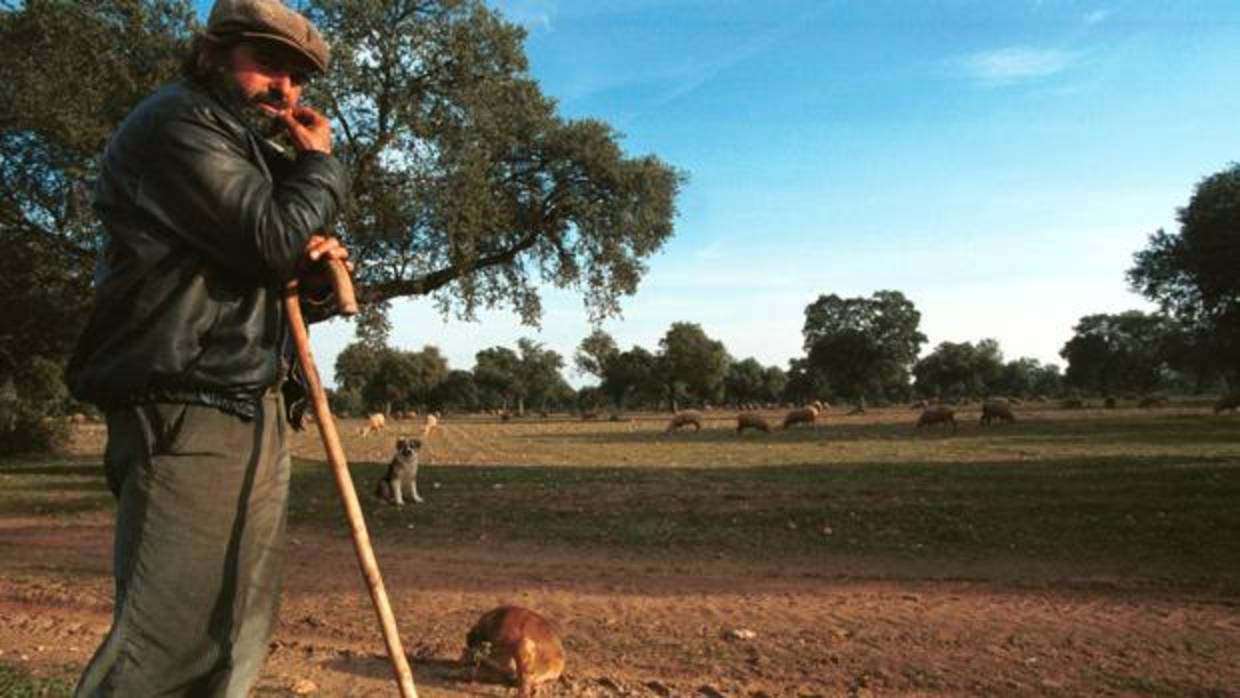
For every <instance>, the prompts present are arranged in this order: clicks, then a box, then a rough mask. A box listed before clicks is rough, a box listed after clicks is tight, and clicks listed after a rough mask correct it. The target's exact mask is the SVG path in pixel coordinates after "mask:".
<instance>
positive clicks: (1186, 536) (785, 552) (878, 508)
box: [293, 459, 1240, 582]
mask: <svg viewBox="0 0 1240 698" xmlns="http://www.w3.org/2000/svg"><path fill="white" fill-rule="evenodd" d="M320 468H322V466H321V464H310V463H302V464H300V465H299V467H298V469H297V476H296V480H295V495H294V505H293V521H294V524H295V525H314V526H339V525H340V513H339V512H340V509H339V505H338V504H337V502H336V494H335V490H334V486H333V485H332V484H331V483H330V482H327V481H325V480H324V479H323V478H322V477H321V476H320V475H319V474H318V473H317V472H316V471H317V470H318V469H320ZM381 470H382V468H381V466H379V465H377V464H360V465H357V466H355V467H354V477H355V478H356V479H357V480H358V482H359V483H361V485H359V489H361V490H362V493H361V496H362V498H363V503H364V506H365V508H366V511H367V517H368V521H369V523H370V527H371V530H372V532H373V533H374V534H375V535H376V536H377V537H380V538H381V537H383V536H403V535H407V528H408V527H409V526H410V525H412V526H413V527H414V528H415V529H417V531H418V533H417V536H418V537H419V540H424V539H425V538H427V537H432V538H438V539H441V540H445V541H458V542H470V541H475V540H482V539H484V538H485V539H487V540H490V541H513V542H520V543H528V544H540V543H546V542H554V543H556V544H560V545H568V546H580V547H589V548H592V549H598V548H615V549H618V550H625V551H630V552H639V551H652V552H679V551H687V552H697V553H719V554H724V555H728V556H732V555H742V556H750V557H754V556H756V557H791V558H813V557H820V556H824V557H825V556H841V555H843V556H848V557H858V556H860V557H865V556H880V557H881V558H883V559H885V560H892V559H896V560H898V559H904V560H910V561H924V562H931V561H934V560H949V561H955V562H969V561H979V560H990V561H995V560H1024V561H1026V562H1035V563H1038V562H1040V563H1048V564H1054V565H1056V566H1065V565H1067V566H1078V565H1079V566H1084V567H1086V568H1097V567H1098V566H1099V565H1104V566H1106V567H1108V568H1110V569H1114V570H1129V571H1130V572H1131V573H1132V574H1134V575H1136V576H1160V577H1162V576H1172V577H1198V578H1199V577H1219V578H1220V579H1221V578H1224V577H1226V578H1229V579H1230V578H1234V576H1235V575H1236V574H1237V572H1238V571H1240V535H1237V534H1240V507H1237V506H1235V503H1236V502H1237V501H1240V464H1237V463H1236V462H1235V461H1210V460H1197V461H1191V462H1190V461H1185V460H1183V459H1172V460H1169V459H1142V460H1139V461H1133V460H1128V459H1097V460H1085V461H1071V462H1049V463H1048V462H1039V463H1036V464H1029V465H1013V464H1007V463H1000V464H995V463H981V464H965V465H960V464H939V465H933V466H928V465H925V464H917V463H900V464H879V465H876V464H869V463H833V464H830V465H796V466H786V467H778V468H772V467H762V468H747V469H742V468H732V469H727V470H703V469H687V468H674V469H668V468H661V469H637V468H602V467H600V468H564V467H559V468H532V467H525V468H497V467H476V466H432V467H428V468H425V469H424V472H423V474H422V479H421V487H420V488H421V490H422V492H423V495H424V497H425V498H426V500H427V501H426V503H425V504H421V505H407V506H406V507H404V508H403V509H397V508H395V507H391V506H389V505H386V504H383V503H380V502H378V501H377V500H375V499H374V498H373V497H370V496H369V495H370V492H369V489H370V488H369V486H368V485H369V484H370V483H372V482H373V480H374V479H376V478H377V477H378V476H379V474H380V472H381ZM436 482H437V483H439V485H440V487H439V488H437V489H436V488H434V487H433V483H436ZM1231 581H1232V582H1234V581H1235V580H1234V579H1231Z"/></svg>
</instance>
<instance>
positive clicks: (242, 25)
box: [206, 0, 329, 73]
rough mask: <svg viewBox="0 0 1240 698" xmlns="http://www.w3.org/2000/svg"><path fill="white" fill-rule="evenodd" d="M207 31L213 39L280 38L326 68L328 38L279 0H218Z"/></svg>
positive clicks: (286, 44) (279, 40)
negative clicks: (324, 39) (326, 39)
mask: <svg viewBox="0 0 1240 698" xmlns="http://www.w3.org/2000/svg"><path fill="white" fill-rule="evenodd" d="M206 34H207V38H208V39H211V40H212V41H225V40H228V39H230V38H243V39H267V40H270V41H278V42H280V43H282V44H284V45H285V46H288V47H289V48H292V49H294V50H296V51H297V52H298V53H300V54H301V55H302V56H304V57H305V58H306V60H307V61H309V62H310V64H311V65H313V66H314V67H315V68H317V69H318V71H319V72H320V73H323V72H327V62H328V58H329V52H328V49H327V42H325V41H323V37H322V35H321V34H319V30H317V29H315V28H314V25H313V24H311V23H310V20H308V19H306V18H305V16H304V15H302V14H301V13H299V12H297V11H296V10H294V9H292V8H290V7H289V6H288V5H285V4H284V3H283V2H281V1H280V0H216V2H215V5H214V6H212V8H211V15H210V16H209V17H208V18H207V32H206Z"/></svg>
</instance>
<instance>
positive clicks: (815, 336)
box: [801, 291, 926, 401]
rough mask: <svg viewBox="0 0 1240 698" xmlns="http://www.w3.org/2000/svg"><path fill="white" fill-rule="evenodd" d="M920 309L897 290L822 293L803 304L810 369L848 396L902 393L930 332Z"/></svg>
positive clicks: (862, 399) (905, 389)
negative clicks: (923, 329) (923, 330)
mask: <svg viewBox="0 0 1240 698" xmlns="http://www.w3.org/2000/svg"><path fill="white" fill-rule="evenodd" d="M920 325H921V313H920V312H918V310H917V308H916V306H914V305H913V302H912V301H910V300H908V299H907V298H905V297H904V294H903V293H900V292H899V291H876V292H875V293H873V294H872V295H871V296H870V297H869V298H860V297H858V298H841V297H840V296H837V295H836V294H834V293H832V294H830V295H823V296H819V297H818V299H817V300H816V301H814V302H813V303H811V304H809V305H808V306H806V308H805V325H804V327H803V329H802V331H801V332H802V335H803V336H804V338H805V344H804V347H805V352H806V355H807V356H806V359H807V365H806V366H805V368H806V369H814V370H817V371H818V372H819V373H820V374H821V376H820V377H818V378H817V379H816V382H821V381H825V382H826V383H827V384H829V386H830V388H831V390H832V392H834V393H835V394H836V395H838V396H840V397H841V398H844V399H846V400H855V401H864V400H865V399H866V397H867V396H870V397H875V396H880V397H893V398H894V397H901V398H902V397H904V396H905V394H906V393H907V392H908V382H909V370H910V369H911V368H912V365H913V362H915V361H916V360H917V354H918V351H919V349H920V347H921V345H922V344H924V343H925V342H926V336H925V335H924V334H922V333H921V331H920V330H919V329H918V328H919V326H920Z"/></svg>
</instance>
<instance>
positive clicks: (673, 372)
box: [657, 322, 732, 411]
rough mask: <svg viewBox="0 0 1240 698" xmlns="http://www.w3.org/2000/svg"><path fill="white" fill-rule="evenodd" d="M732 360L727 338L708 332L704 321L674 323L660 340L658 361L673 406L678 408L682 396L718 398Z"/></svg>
mask: <svg viewBox="0 0 1240 698" xmlns="http://www.w3.org/2000/svg"><path fill="white" fill-rule="evenodd" d="M731 361H732V359H731V358H730V357H729V356H728V352H727V349H725V348H724V346H723V342H720V341H718V340H714V339H711V338H710V337H708V336H706V333H705V332H704V331H702V327H701V326H700V325H698V324H696V323H691V322H674V323H672V326H671V327H670V328H669V329H668V331H667V334H665V335H663V338H662V339H660V340H659V358H658V364H657V365H658V372H659V375H660V377H661V379H662V381H663V385H664V387H665V389H666V395H667V400H668V404H669V406H670V407H671V409H672V410H673V411H675V410H676V409H678V406H679V399H680V398H682V397H688V398H691V399H694V400H699V401H706V402H718V400H719V398H720V397H722V395H723V378H724V376H725V375H726V374H727V370H728V364H729V363H730V362H731Z"/></svg>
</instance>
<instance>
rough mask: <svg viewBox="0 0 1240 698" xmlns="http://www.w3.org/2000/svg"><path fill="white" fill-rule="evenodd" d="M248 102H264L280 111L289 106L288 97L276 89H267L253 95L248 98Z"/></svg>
mask: <svg viewBox="0 0 1240 698" xmlns="http://www.w3.org/2000/svg"><path fill="white" fill-rule="evenodd" d="M250 102H252V103H253V104H266V105H268V106H272V107H275V108H276V109H279V110H281V111H283V110H286V109H288V108H289V102H288V98H287V97H285V96H284V93H282V92H279V91H278V90H269V91H267V92H264V93H263V94H259V95H255V96H253V97H251V98H250Z"/></svg>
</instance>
